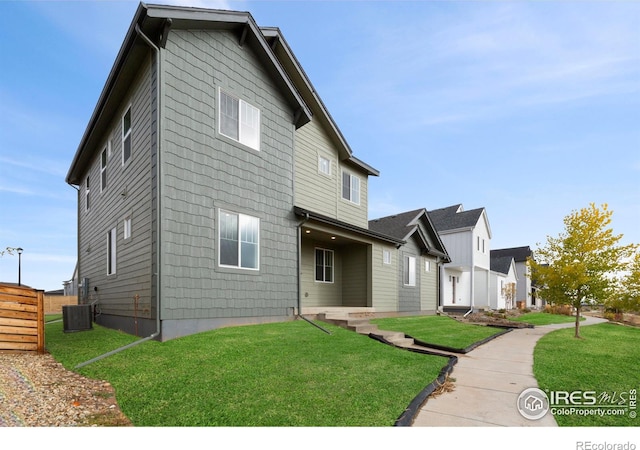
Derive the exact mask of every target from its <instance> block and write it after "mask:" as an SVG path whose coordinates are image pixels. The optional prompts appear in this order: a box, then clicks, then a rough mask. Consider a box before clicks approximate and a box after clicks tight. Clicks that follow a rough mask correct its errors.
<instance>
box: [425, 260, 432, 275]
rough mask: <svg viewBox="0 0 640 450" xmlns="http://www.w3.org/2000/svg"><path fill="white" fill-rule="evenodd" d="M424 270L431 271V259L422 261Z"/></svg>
mask: <svg viewBox="0 0 640 450" xmlns="http://www.w3.org/2000/svg"><path fill="white" fill-rule="evenodd" d="M424 271H425V272H431V261H429V260H425V262H424Z"/></svg>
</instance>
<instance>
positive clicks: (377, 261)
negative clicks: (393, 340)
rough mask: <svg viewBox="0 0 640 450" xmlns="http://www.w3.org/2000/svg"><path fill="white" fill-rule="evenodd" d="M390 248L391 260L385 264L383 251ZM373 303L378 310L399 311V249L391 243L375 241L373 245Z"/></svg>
mask: <svg viewBox="0 0 640 450" xmlns="http://www.w3.org/2000/svg"><path fill="white" fill-rule="evenodd" d="M384 250H388V251H389V253H390V255H391V262H390V263H389V264H385V263H384V260H383V252H384ZM371 253H372V256H371V258H372V289H371V291H372V293H371V295H372V302H371V303H372V304H371V306H373V307H374V308H375V310H376V311H379V312H385V311H398V264H399V262H398V257H399V251H398V250H397V249H396V248H395V247H393V246H390V245H384V244H381V243H374V244H373V246H372V251H371Z"/></svg>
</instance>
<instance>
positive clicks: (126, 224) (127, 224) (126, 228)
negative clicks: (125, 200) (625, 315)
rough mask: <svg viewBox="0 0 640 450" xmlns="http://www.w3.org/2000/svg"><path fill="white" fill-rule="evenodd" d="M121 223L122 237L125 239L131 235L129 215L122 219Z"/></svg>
mask: <svg viewBox="0 0 640 450" xmlns="http://www.w3.org/2000/svg"><path fill="white" fill-rule="evenodd" d="M123 225H124V234H123V238H124V239H125V240H126V239H129V238H130V237H131V217H127V218H126V219H124V221H123Z"/></svg>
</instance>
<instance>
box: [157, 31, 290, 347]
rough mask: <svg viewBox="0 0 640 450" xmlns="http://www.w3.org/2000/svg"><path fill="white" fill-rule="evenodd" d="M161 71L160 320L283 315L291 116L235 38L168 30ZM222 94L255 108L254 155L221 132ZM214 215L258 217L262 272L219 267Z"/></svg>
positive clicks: (287, 309)
mask: <svg viewBox="0 0 640 450" xmlns="http://www.w3.org/2000/svg"><path fill="white" fill-rule="evenodd" d="M164 73H165V75H164V81H165V84H164V92H165V97H164V109H163V111H164V131H163V132H164V135H163V143H162V166H163V186H162V190H163V191H162V192H163V194H162V246H163V247H162V252H163V254H162V259H163V267H162V283H163V284H162V319H163V321H182V320H187V321H189V320H191V321H193V323H194V325H193V326H194V327H196V326H197V325H196V323H198V321H200V322H202V321H203V320H205V321H206V320H210V323H212V324H213V323H214V322H215V320H217V319H225V318H242V317H265V316H284V315H287V314H290V311H291V309H292V308H293V307H295V306H296V302H297V300H296V298H297V278H296V270H297V234H296V221H295V217H294V216H293V214H292V206H293V179H292V178H293V140H294V126H293V124H292V116H293V111H291V110H290V108H289V107H288V106H287V105H286V103H285V102H284V100H283V98H282V97H281V96H280V95H279V94H278V91H277V89H276V88H275V87H274V85H273V83H272V80H271V79H270V78H269V76H268V75H267V74H266V73H265V72H264V70H263V68H262V66H261V64H260V62H259V61H258V60H257V58H256V57H255V55H254V54H253V52H252V51H251V49H250V47H249V46H247V45H245V46H243V47H241V46H239V45H238V41H237V37H236V36H234V35H233V34H232V33H228V32H221V31H183V30H176V31H172V32H171V33H170V34H169V40H168V42H167V45H166V51H165V60H164ZM219 87H222V88H223V89H225V91H227V92H229V93H231V94H233V95H235V96H237V97H239V98H241V99H242V100H245V101H247V102H249V103H250V104H252V105H253V106H255V107H257V108H259V109H260V111H261V133H260V138H261V149H260V151H256V150H253V149H250V148H248V147H245V146H243V145H241V144H239V143H237V142H234V141H232V140H230V139H227V138H226V137H224V136H220V135H219V134H218V132H217V128H216V127H217V115H216V111H217V98H218V88H219ZM221 208H222V209H225V210H228V211H232V212H236V213H242V214H247V215H251V216H254V217H257V218H259V219H260V270H259V271H247V270H234V269H228V268H222V267H219V266H218V262H217V239H216V237H217V227H216V222H217V217H218V211H219V210H220V209H221ZM163 326H164V325H163ZM174 328H176V326H174ZM174 332H175V333H178V334H184V330H182V331H180V332H177V331H175V330H174Z"/></svg>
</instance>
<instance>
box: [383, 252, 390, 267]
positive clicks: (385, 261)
mask: <svg viewBox="0 0 640 450" xmlns="http://www.w3.org/2000/svg"><path fill="white" fill-rule="evenodd" d="M382 264H391V252H390V251H389V250H382Z"/></svg>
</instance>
